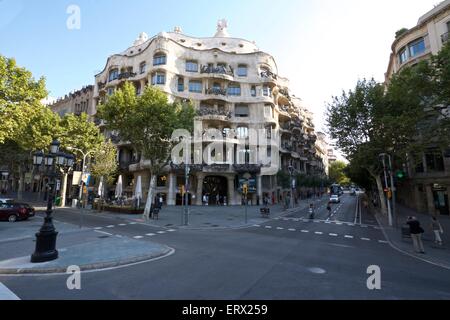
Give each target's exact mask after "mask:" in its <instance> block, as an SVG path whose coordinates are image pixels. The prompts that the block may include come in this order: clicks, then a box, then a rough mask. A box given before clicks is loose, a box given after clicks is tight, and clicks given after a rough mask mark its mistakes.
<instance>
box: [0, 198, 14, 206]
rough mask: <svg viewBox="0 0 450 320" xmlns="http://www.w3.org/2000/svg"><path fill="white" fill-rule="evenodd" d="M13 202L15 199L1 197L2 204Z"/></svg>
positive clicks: (0, 202) (0, 203)
mask: <svg viewBox="0 0 450 320" xmlns="http://www.w3.org/2000/svg"><path fill="white" fill-rule="evenodd" d="M13 202H14V199H8V198H0V206H1V205H2V204H7V203H13Z"/></svg>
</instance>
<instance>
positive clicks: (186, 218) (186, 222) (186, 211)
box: [184, 162, 189, 226]
mask: <svg viewBox="0 0 450 320" xmlns="http://www.w3.org/2000/svg"><path fill="white" fill-rule="evenodd" d="M184 175H185V185H184V193H185V194H184V225H185V226H188V225H189V208H188V205H189V194H188V184H189V166H188V164H187V162H186V166H185V171H184Z"/></svg>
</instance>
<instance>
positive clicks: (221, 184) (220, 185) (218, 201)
mask: <svg viewBox="0 0 450 320" xmlns="http://www.w3.org/2000/svg"><path fill="white" fill-rule="evenodd" d="M202 203H203V204H206V203H207V204H208V205H210V206H222V205H227V204H228V203H229V199H228V179H227V178H225V177H221V176H207V177H205V179H204V180H203V194H202Z"/></svg>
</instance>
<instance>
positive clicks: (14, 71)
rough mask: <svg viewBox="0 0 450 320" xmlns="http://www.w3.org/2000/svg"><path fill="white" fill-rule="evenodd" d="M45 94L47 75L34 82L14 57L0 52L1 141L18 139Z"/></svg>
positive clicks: (0, 142) (1, 142) (29, 73)
mask: <svg viewBox="0 0 450 320" xmlns="http://www.w3.org/2000/svg"><path fill="white" fill-rule="evenodd" d="M46 96H47V91H46V89H45V80H44V78H41V79H40V80H38V81H35V80H34V78H33V77H32V74H31V72H29V71H27V70H26V69H24V68H20V67H18V66H17V65H16V61H15V60H14V59H8V58H6V57H4V56H2V55H0V144H3V143H4V142H5V141H6V140H7V139H10V140H15V141H17V139H16V138H17V134H18V133H19V132H20V130H21V128H22V127H23V126H24V125H27V124H28V123H29V122H30V120H31V118H32V117H33V116H34V115H35V110H36V109H39V108H40V107H41V106H42V105H41V103H40V101H41V100H42V99H44V98H45V97H46Z"/></svg>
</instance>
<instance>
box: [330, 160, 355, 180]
mask: <svg viewBox="0 0 450 320" xmlns="http://www.w3.org/2000/svg"><path fill="white" fill-rule="evenodd" d="M346 169H347V164H346V163H345V162H343V161H335V162H333V163H332V164H330V168H329V177H330V180H331V181H332V182H333V183H338V184H341V185H348V184H349V183H350V179H349V178H348V177H347V174H346Z"/></svg>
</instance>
